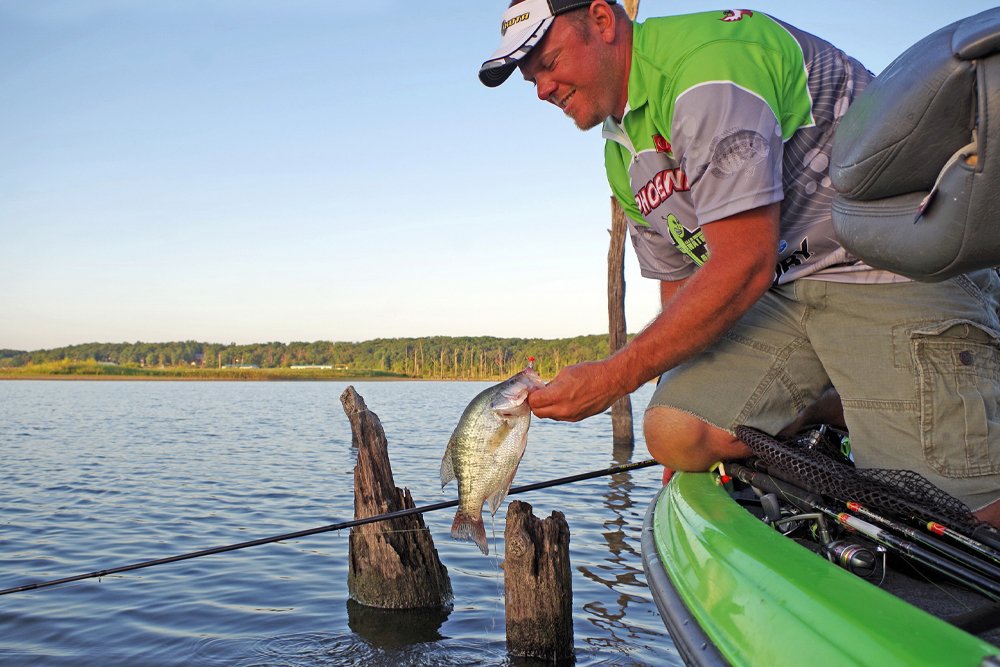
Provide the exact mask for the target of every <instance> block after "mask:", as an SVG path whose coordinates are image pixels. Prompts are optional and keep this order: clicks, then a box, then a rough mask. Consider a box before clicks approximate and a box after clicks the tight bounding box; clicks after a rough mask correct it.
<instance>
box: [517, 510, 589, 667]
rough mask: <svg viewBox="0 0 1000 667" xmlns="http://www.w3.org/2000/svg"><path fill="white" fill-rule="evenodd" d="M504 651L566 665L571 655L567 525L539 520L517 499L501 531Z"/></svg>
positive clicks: (561, 519)
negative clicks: (505, 623) (504, 544)
mask: <svg viewBox="0 0 1000 667" xmlns="http://www.w3.org/2000/svg"><path fill="white" fill-rule="evenodd" d="M504 540H505V542H506V553H505V555H504V562H503V570H504V591H505V601H506V614H507V652H508V653H509V654H511V655H514V656H520V657H530V658H542V659H545V660H551V661H560V660H567V659H569V658H571V657H572V656H573V586H572V580H571V577H570V574H571V573H570V565H569V526H568V525H567V523H566V517H565V516H563V514H562V512H553V513H552V516H550V517H549V518H548V519H544V520H542V519H538V518H536V517H535V516H534V515H533V514H532V513H531V505H529V504H528V503H525V502H521V501H519V500H515V501H513V502H511V504H510V506H509V507H508V508H507V527H506V529H505V530H504Z"/></svg>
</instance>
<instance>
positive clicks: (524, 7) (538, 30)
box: [479, 0, 615, 88]
mask: <svg viewBox="0 0 1000 667" xmlns="http://www.w3.org/2000/svg"><path fill="white" fill-rule="evenodd" d="M592 1H593V0H524V2H519V3H517V4H516V5H512V6H510V7H508V8H507V11H505V12H504V13H503V18H502V19H501V21H500V46H499V48H497V50H496V51H494V52H493V55H492V56H490V57H489V59H488V60H487V61H486V62H484V63H483V65H482V67H480V68H479V80H480V81H482V82H483V83H484V84H486V85H487V86H489V87H490V88H495V87H496V86H499V85H500V84H501V83H503V82H504V81H506V80H507V77H509V76H510V74H511V72H513V71H514V68H516V67H517V62H518V61H519V60H521V58H523V57H525V56H526V55H528V52H529V51H531V49H532V47H534V46H535V44H538V42H540V41H542V37H543V36H544V35H545V31H546V30H548V29H549V26H550V25H552V21H553V20H554V19H555V17H556V16H558V15H560V14H565V13H566V12H569V11H572V10H574V9H581V8H583V7H589V6H590V3H591V2H592ZM607 2H608V4H614V2H615V0H607Z"/></svg>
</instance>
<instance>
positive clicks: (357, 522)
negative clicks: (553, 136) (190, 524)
mask: <svg viewBox="0 0 1000 667" xmlns="http://www.w3.org/2000/svg"><path fill="white" fill-rule="evenodd" d="M653 465H657V462H656V461H654V460H653V459H648V460H646V461H637V462H635V463H624V464H621V465H617V466H611V467H610V468H603V469H601V470H592V471H590V472H584V473H579V474H576V475H568V476H566V477H559V478H557V479H550V480H548V481H545V482H535V483H534V484H525V485H523V486H518V487H514V488H512V489H511V490H510V491H509V492H508V493H507V495H510V496H512V495H515V494H518V493H526V492H528V491H537V490H539V489H547V488H549V487H553V486H561V485H563V484H570V483H572V482H581V481H584V480H587V479H593V478H595V477H605V476H607V475H615V474H617V473H622V472H629V471H631V470H639V469H640V468H648V467H650V466H653ZM457 506H458V500H448V501H445V502H440V503H433V504H431V505H422V506H420V507H410V508H407V509H403V510H396V511H395V512H385V513H383V514H376V515H374V516H369V517H362V518H360V519H352V520H350V521H342V522H340V523H332V524H328V525H326V526H318V527H316V528H307V529H306V530H297V531H295V532H292V533H284V534H282V535H274V536H272V537H262V538H260V539H256V540H249V541H247V542H239V543H237V544H227V545H225V546H220V547H211V548H209V549H202V550H200V551H192V552H189V553H185V554H179V555H177V556H167V557H166V558H157V559H154V560H146V561H142V562H140V563H132V564H131V565H122V566H119V567H113V568H109V569H107V570H97V571H95V572H87V573H86V574H77V575H74V576H71V577H63V578H61V579H52V580H50V581H41V582H38V583H34V584H24V585H23V586H15V587H13V588H6V589H3V590H0V595H9V594H11V593H20V592H23V591H33V590H37V589H39V588H49V587H51V586H58V585H60V584H68V583H71V582H74V581H82V580H84V579H99V578H101V577H106V576H108V575H112V574H120V573H122V572H130V571H132V570H139V569H142V568H146V567H153V566H154V565H166V564H167V563H176V562H178V561H182V560H190V559H192V558H201V557H202V556H211V555H214V554H221V553H225V552H227V551H236V550H238V549H247V548H249V547H256V546H260V545H262V544H271V543H273V542H282V541H285V540H294V539H298V538H300V537H308V536H310V535H317V534H319V533H329V532H332V531H335V530H343V529H344V528H353V527H354V526H363V525H365V524H369V523H376V522H379V521H388V520H390V519H399V518H402V517H405V516H411V515H414V514H423V513H424V512H433V511H435V510H441V509H446V508H449V507H457Z"/></svg>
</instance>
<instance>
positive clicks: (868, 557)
mask: <svg viewBox="0 0 1000 667" xmlns="http://www.w3.org/2000/svg"><path fill="white" fill-rule="evenodd" d="M826 556H827V558H828V559H829V560H830V562H832V563H835V564H836V565H839V566H840V567H842V568H844V569H845V570H847V571H848V572H850V573H851V574H854V575H857V576H859V577H861V578H862V579H868V580H869V581H873V580H875V579H879V580H881V579H882V578H884V577H885V565H886V548H885V547H883V546H880V545H871V546H868V545H866V544H862V543H861V542H860V541H858V540H855V539H839V540H834V541H833V542H830V543H829V544H827V545H826ZM879 556H881V558H879Z"/></svg>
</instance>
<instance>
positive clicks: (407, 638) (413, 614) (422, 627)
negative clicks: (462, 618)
mask: <svg viewBox="0 0 1000 667" xmlns="http://www.w3.org/2000/svg"><path fill="white" fill-rule="evenodd" d="M450 614H451V607H437V608H422V609H380V608H378V607H367V606H365V605H363V604H359V603H357V602H355V601H354V600H348V601H347V627H349V628H350V629H351V631H352V632H354V633H355V634H357V635H358V636H359V637H361V638H362V639H364V640H365V641H366V642H368V643H369V644H371V645H373V646H377V647H379V648H383V649H396V648H401V647H403V646H408V645H410V644H421V643H424V642H436V641H438V640H440V639H443V636H442V635H441V626H442V625H444V622H445V621H447V620H448V616H449V615H450Z"/></svg>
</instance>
